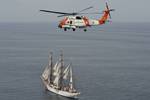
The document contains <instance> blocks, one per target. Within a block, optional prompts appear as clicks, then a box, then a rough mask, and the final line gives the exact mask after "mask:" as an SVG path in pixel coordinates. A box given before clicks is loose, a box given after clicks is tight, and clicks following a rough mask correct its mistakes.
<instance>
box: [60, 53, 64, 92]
mask: <svg viewBox="0 0 150 100" xmlns="http://www.w3.org/2000/svg"><path fill="white" fill-rule="evenodd" d="M60 63H61V67H60V89H62V87H63V66H64V59H63V51H62V50H61V54H60Z"/></svg>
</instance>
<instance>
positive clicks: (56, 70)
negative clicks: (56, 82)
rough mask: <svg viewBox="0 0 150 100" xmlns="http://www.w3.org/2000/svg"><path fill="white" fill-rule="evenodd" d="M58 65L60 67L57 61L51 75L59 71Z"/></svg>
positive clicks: (55, 74)
mask: <svg viewBox="0 0 150 100" xmlns="http://www.w3.org/2000/svg"><path fill="white" fill-rule="evenodd" d="M60 67H61V62H57V63H56V64H55V66H54V69H53V75H54V76H57V74H58V73H59V70H60Z"/></svg>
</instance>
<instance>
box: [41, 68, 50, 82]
mask: <svg viewBox="0 0 150 100" xmlns="http://www.w3.org/2000/svg"><path fill="white" fill-rule="evenodd" d="M49 75H50V67H49V66H47V67H46V68H45V70H44V72H43V73H42V77H43V78H44V79H45V80H47V79H48V78H49Z"/></svg>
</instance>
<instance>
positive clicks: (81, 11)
mask: <svg viewBox="0 0 150 100" xmlns="http://www.w3.org/2000/svg"><path fill="white" fill-rule="evenodd" d="M91 8H93V7H92V6H90V7H88V8H85V9H83V10H81V11H79V13H80V12H83V11H86V10H89V9H91Z"/></svg>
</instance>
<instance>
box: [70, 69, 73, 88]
mask: <svg viewBox="0 0 150 100" xmlns="http://www.w3.org/2000/svg"><path fill="white" fill-rule="evenodd" d="M70 89H71V90H73V78H72V67H70Z"/></svg>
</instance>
